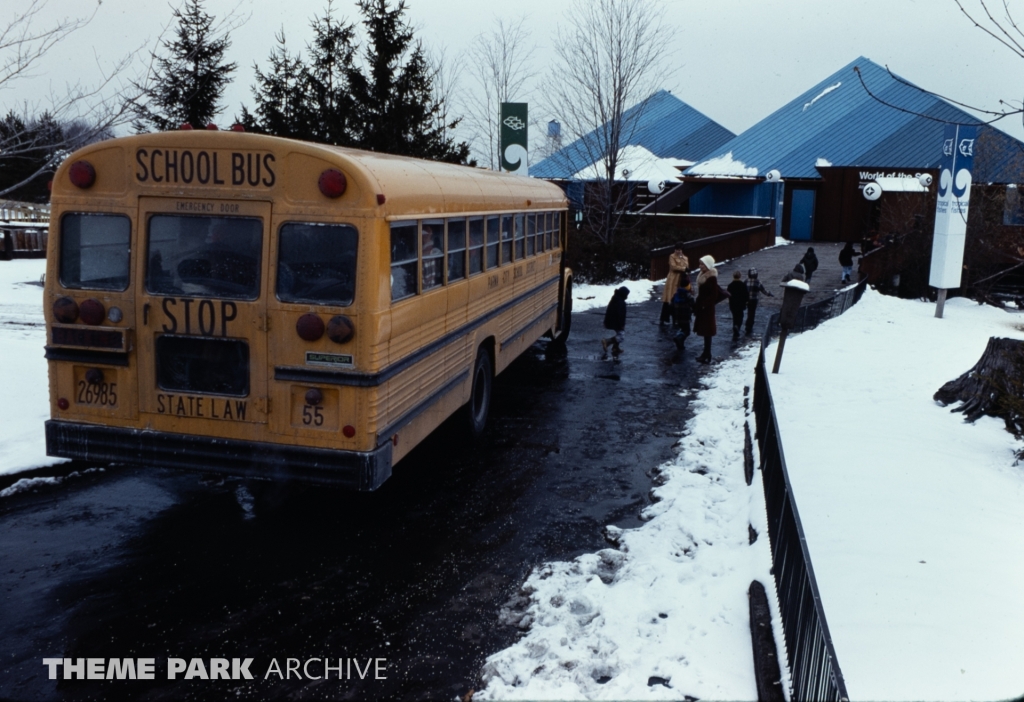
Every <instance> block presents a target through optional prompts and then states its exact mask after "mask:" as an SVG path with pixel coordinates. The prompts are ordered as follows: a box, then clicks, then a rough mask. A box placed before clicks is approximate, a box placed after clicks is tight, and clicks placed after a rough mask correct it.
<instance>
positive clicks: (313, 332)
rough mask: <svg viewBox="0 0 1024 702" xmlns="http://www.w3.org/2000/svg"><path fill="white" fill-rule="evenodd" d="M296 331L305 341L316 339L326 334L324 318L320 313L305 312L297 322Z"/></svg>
mask: <svg viewBox="0 0 1024 702" xmlns="http://www.w3.org/2000/svg"><path fill="white" fill-rule="evenodd" d="M295 331H296V332H298V334H299V338H301V339H302V340H303V341H316V340H317V339H319V338H320V337H321V336H323V335H324V320H322V319H320V317H319V315H315V314H312V313H310V314H304V315H302V316H301V317H299V319H298V321H296V322H295Z"/></svg>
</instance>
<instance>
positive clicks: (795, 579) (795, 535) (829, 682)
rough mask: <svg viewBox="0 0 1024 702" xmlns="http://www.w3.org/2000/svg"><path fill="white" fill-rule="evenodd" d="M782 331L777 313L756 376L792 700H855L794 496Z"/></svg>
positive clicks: (816, 316) (805, 315)
mask: <svg viewBox="0 0 1024 702" xmlns="http://www.w3.org/2000/svg"><path fill="white" fill-rule="evenodd" d="M866 287H867V279H866V278H865V279H863V280H861V281H860V283H858V284H857V285H856V286H854V287H853V288H850V289H848V290H844V291H843V292H840V293H838V294H836V295H835V296H833V297H831V298H829V299H827V300H822V301H821V302H816V303H814V304H813V305H807V306H806V307H801V308H800V311H799V313H798V314H797V319H796V324H795V325H794V327H793V328H792V329H791V330H790V331H791V332H799V331H804V330H806V329H812V328H814V327H815V326H817V325H818V324H820V323H821V322H823V321H825V320H826V319H831V318H832V317H837V316H839V315H841V314H842V313H843V312H845V311H846V310H848V309H849V308H850V307H852V306H853V305H854V304H856V302H857V301H858V300H860V298H861V295H863V294H864V289H865V288H866ZM778 332H779V315H778V313H775V314H773V315H772V316H771V318H770V319H769V320H768V324H767V325H766V328H765V332H764V335H763V336H762V337H761V353H760V355H759V356H758V359H757V368H756V369H755V372H754V419H755V421H756V424H757V430H756V433H757V445H758V448H759V450H760V453H761V479H762V482H763V484H764V500H765V507H766V509H767V512H768V538H769V541H770V542H771V550H772V565H773V569H772V572H773V573H774V575H775V589H776V592H777V593H778V596H779V610H780V612H781V615H782V628H783V634H784V637H785V639H786V650H787V653H788V658H789V670H790V674H791V676H792V681H791V682H792V690H791V693H792V694H791V695H790V697H791V699H794V700H801V701H803V700H849V695H848V694H847V692H846V683H845V681H844V680H843V674H842V672H841V671H840V669H839V661H838V660H837V659H836V652H835V648H833V646H832V637H831V636H830V635H829V633H828V624H827V623H826V621H825V610H824V608H823V607H822V604H821V596H820V595H819V593H818V584H817V582H816V581H815V579H814V569H813V568H812V567H811V557H810V554H809V553H808V550H807V541H806V539H805V538H804V530H803V526H802V525H801V523H800V513H799V512H798V511H797V508H796V501H795V500H794V498H793V489H792V485H791V483H790V481H789V472H788V471H787V470H786V456H785V454H784V453H783V450H782V438H781V437H780V436H779V423H778V419H777V417H776V413H775V403H774V402H773V401H772V392H771V388H770V387H769V385H768V368H767V364H766V363H765V347H766V346H767V345H768V343H769V342H770V340H771V339H772V338H773V337H774V336H776V335H777V334H778Z"/></svg>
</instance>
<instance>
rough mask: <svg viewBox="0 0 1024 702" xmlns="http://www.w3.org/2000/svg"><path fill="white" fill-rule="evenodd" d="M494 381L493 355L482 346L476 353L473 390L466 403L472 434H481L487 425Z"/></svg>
mask: <svg viewBox="0 0 1024 702" xmlns="http://www.w3.org/2000/svg"><path fill="white" fill-rule="evenodd" d="M493 383H494V373H493V369H492V368H491V355H490V354H489V353H487V349H484V348H481V349H480V350H479V351H477V353H476V363H474V364H473V391H472V392H471V393H470V395H469V404H467V405H466V414H467V416H468V419H469V421H468V422H467V425H468V428H469V433H470V434H471V435H472V436H480V435H481V434H483V432H484V427H486V426H487V415H488V413H490V411H491V388H492V385H493Z"/></svg>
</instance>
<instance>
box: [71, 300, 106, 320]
mask: <svg viewBox="0 0 1024 702" xmlns="http://www.w3.org/2000/svg"><path fill="white" fill-rule="evenodd" d="M78 314H79V316H81V318H82V321H83V322H85V323H86V324H90V325H92V326H95V325H97V324H100V323H102V322H103V318H104V317H106V316H107V310H106V309H105V308H104V307H103V303H102V302H100V301H99V300H97V299H95V298H92V297H90V298H89V299H88V300H82V304H81V305H79V307H78Z"/></svg>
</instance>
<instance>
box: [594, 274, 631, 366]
mask: <svg viewBox="0 0 1024 702" xmlns="http://www.w3.org/2000/svg"><path fill="white" fill-rule="evenodd" d="M627 297H629V288H627V287H626V286H625V285H623V286H622V287H621V288H618V289H616V290H615V292H614V293H613V294H612V299H611V302H609V303H608V308H607V309H606V310H605V311H604V328H605V329H608V330H610V331H613V332H615V334H614V335H613V336H611V337H609V338H607V339H601V349H602V350H603V351H605V352H606V353H607V351H608V347H609V346H611V347H612V356H614V357H616V358H618V356H619V354H620V353H622V342H623V339H624V336H625V333H626V298H627Z"/></svg>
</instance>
